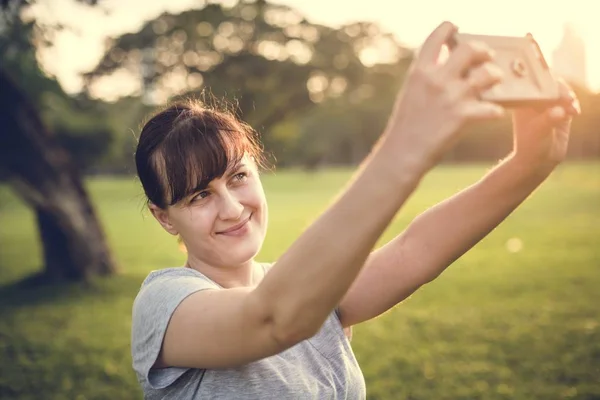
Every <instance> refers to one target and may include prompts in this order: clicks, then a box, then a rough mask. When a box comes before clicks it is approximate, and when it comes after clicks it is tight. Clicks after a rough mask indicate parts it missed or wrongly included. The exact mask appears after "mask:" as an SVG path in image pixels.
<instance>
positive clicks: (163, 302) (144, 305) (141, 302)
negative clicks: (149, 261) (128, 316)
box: [133, 267, 219, 323]
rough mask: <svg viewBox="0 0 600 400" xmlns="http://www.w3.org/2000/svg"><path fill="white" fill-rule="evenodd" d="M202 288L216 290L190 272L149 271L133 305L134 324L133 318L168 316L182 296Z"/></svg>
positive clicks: (204, 278)
mask: <svg viewBox="0 0 600 400" xmlns="http://www.w3.org/2000/svg"><path fill="white" fill-rule="evenodd" d="M204 289H219V286H218V285H217V284H216V283H214V282H212V281H211V280H210V279H208V278H207V277H205V276H204V275H202V274H201V273H200V272H198V271H195V270H193V269H190V268H184V267H175V268H164V269H161V270H157V271H152V272H150V273H149V274H148V276H147V277H146V278H145V279H144V281H143V282H142V284H141V287H140V290H139V292H138V293H137V295H136V297H135V300H134V302H133V317H134V323H135V322H136V317H139V318H144V317H146V316H148V314H150V315H151V316H153V317H156V315H157V313H159V314H160V313H166V314H167V315H169V314H171V313H172V311H173V310H174V308H175V307H177V305H178V304H179V303H180V302H181V301H182V300H183V299H184V298H185V297H187V296H189V295H191V294H193V293H195V292H197V291H199V290H204Z"/></svg>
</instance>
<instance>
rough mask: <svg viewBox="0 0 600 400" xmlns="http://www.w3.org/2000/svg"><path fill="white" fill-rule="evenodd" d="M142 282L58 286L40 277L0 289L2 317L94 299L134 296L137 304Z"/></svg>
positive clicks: (123, 279) (123, 277)
mask: <svg viewBox="0 0 600 400" xmlns="http://www.w3.org/2000/svg"><path fill="white" fill-rule="evenodd" d="M142 281H143V277H141V276H137V275H129V274H119V275H113V276H110V277H102V278H94V279H92V280H90V281H88V282H75V281H71V282H69V281H62V282H56V281H51V280H48V278H47V277H46V276H45V275H44V274H42V273H36V274H33V275H30V276H27V277H25V278H23V279H21V280H18V281H15V282H11V283H7V284H5V285H2V286H0V314H3V313H4V312H7V311H9V310H10V309H15V308H21V307H30V306H36V305H39V304H64V303H71V302H77V301H79V300H84V299H87V298H90V297H94V298H103V297H106V298H114V296H118V297H121V296H127V297H129V296H130V297H131V299H132V300H133V298H134V297H135V295H136V293H137V292H138V290H139V287H140V285H141V283H142Z"/></svg>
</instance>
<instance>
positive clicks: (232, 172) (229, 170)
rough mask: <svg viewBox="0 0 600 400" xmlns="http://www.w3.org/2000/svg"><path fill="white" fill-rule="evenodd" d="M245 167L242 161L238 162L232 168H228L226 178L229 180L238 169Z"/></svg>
mask: <svg viewBox="0 0 600 400" xmlns="http://www.w3.org/2000/svg"><path fill="white" fill-rule="evenodd" d="M245 166H246V164H245V163H244V162H243V161H239V162H237V163H236V164H235V165H234V166H233V167H232V168H228V169H227V170H226V171H225V175H227V177H228V178H231V177H232V176H233V175H235V173H236V172H237V171H238V170H239V169H240V168H242V167H245Z"/></svg>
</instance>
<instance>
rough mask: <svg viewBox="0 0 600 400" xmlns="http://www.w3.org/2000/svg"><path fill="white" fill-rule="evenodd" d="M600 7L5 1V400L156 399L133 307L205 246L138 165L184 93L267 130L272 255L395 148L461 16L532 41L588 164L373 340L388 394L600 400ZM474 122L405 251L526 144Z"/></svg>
mask: <svg viewBox="0 0 600 400" xmlns="http://www.w3.org/2000/svg"><path fill="white" fill-rule="evenodd" d="M591 4H592V3H591V2H588V1H584V0H581V1H577V0H572V1H570V2H568V4H559V3H555V4H552V5H550V4H548V3H545V2H542V1H529V2H523V1H515V0H505V1H504V2H502V3H501V2H478V1H467V0H455V1H452V2H444V1H441V0H440V1H436V0H421V1H419V2H416V3H415V2H413V3H399V2H393V1H391V0H387V1H386V0H370V1H368V2H363V1H356V2H344V1H343V0H321V1H316V0H303V1H301V0H278V1H275V0H273V1H264V0H222V1H216V0H214V1H207V0H170V1H167V0H154V1H151V2H148V1H141V0H127V1H117V0H29V1H24V0H0V398H2V399H5V398H6V399H131V398H141V392H140V390H139V388H138V385H137V382H136V379H135V375H134V373H133V371H132V369H131V357H130V352H129V335H130V326H131V325H130V312H131V304H132V301H133V298H134V297H135V295H136V293H137V290H138V289H139V286H140V284H141V282H142V280H143V279H144V277H145V276H146V275H147V274H148V272H150V271H151V270H154V269H159V268H164V267H169V266H177V265H181V264H182V263H183V261H184V260H185V254H184V252H183V251H182V250H181V249H180V248H179V247H178V245H177V242H176V241H175V240H174V239H173V238H171V237H170V236H169V235H167V234H166V233H164V232H162V231H161V229H160V227H159V226H158V224H156V223H155V222H154V220H153V218H152V217H151V216H150V214H149V213H147V212H146V210H145V209H144V197H143V191H142V189H141V187H140V185H139V183H138V181H137V180H136V178H135V176H134V174H135V167H134V163H133V153H134V150H135V144H136V137H137V135H138V134H139V130H140V128H141V125H142V123H143V121H144V119H145V118H146V117H147V116H148V114H149V113H150V112H152V111H153V110H154V109H155V108H156V107H157V106H160V105H162V104H164V103H165V102H166V101H168V100H169V99H173V98H177V97H179V96H195V97H199V98H205V99H206V100H207V101H208V102H211V101H216V100H215V99H224V100H226V101H227V102H228V103H229V104H230V108H232V110H234V111H235V112H236V113H237V114H238V115H239V116H240V117H241V118H243V119H244V120H245V121H247V122H249V123H250V124H251V125H252V126H253V127H254V128H255V129H256V130H257V131H258V132H259V133H260V135H261V139H262V142H263V145H264V147H265V150H266V151H267V153H268V155H269V157H270V160H271V162H272V163H273V164H274V165H275V166H276V168H275V169H273V170H271V171H267V172H266V173H265V174H264V175H263V180H264V185H265V190H266V192H267V196H268V199H269V204H270V206H269V208H270V227H269V233H268V235H267V240H266V242H265V246H264V248H263V250H262V252H261V254H260V258H261V260H263V261H274V260H276V259H277V257H278V256H279V255H280V254H281V253H282V252H283V251H285V249H286V248H287V247H288V246H289V245H290V244H291V243H292V242H293V240H294V239H295V238H296V237H297V236H298V235H299V234H300V233H301V232H302V231H303V230H304V229H305V228H306V226H307V225H308V224H310V222H311V221H312V220H313V219H314V218H315V217H316V216H317V215H318V214H319V213H320V212H321V211H323V210H324V209H325V207H326V206H327V204H328V203H329V202H330V201H331V199H332V198H333V197H334V196H335V194H336V193H337V192H338V191H339V190H340V189H341V188H342V186H343V185H344V184H345V182H346V181H347V180H348V179H349V178H350V177H351V174H352V171H353V170H354V169H355V168H356V166H357V165H358V163H359V162H360V161H361V160H362V159H363V158H364V157H365V155H366V154H367V153H368V151H369V150H370V148H371V146H372V145H373V143H374V142H375V141H376V139H377V138H378V136H379V135H380V133H381V131H382V129H383V128H384V125H385V123H386V120H387V117H388V115H389V112H390V109H391V106H392V102H393V100H394V97H395V95H396V93H397V91H398V89H399V87H400V86H401V85H402V82H403V79H404V77H405V74H406V71H407V68H408V66H409V65H410V62H411V60H412V58H413V55H414V53H415V51H416V49H417V48H418V46H419V45H420V43H422V41H423V40H424V39H425V37H426V36H427V34H428V33H429V32H430V31H431V30H432V29H433V28H435V27H436V26H437V25H438V24H439V23H440V22H441V21H443V20H450V21H452V22H454V23H455V24H457V25H458V26H459V28H460V29H461V31H463V32H470V33H482V34H499V35H524V34H526V33H527V32H531V33H532V34H533V35H534V37H535V38H536V39H537V40H538V42H539V43H540V46H541V48H542V50H543V52H544V54H545V56H546V58H547V60H548V62H549V64H551V67H552V68H553V69H554V71H555V72H556V73H557V74H558V75H561V76H563V77H564V78H565V79H566V80H567V81H568V82H569V83H570V84H571V85H572V87H573V88H574V90H575V91H576V93H577V94H578V96H579V99H580V101H581V106H582V110H583V115H581V116H580V117H578V118H577V119H576V120H575V121H574V125H573V130H572V137H571V145H570V151H569V157H568V160H567V161H566V162H565V163H564V164H563V165H561V166H560V167H559V168H558V170H557V171H556V172H555V173H554V174H553V175H552V176H551V177H550V179H549V180H548V181H547V182H546V183H545V184H544V185H543V186H542V187H541V188H540V189H539V190H537V191H536V193H534V195H533V196H532V197H531V198H530V199H528V200H527V202H526V203H525V204H524V205H523V206H522V207H521V208H519V209H518V210H517V211H516V212H515V213H514V214H513V215H511V216H510V217H509V218H508V219H507V220H506V221H505V222H504V223H503V224H502V225H501V226H500V227H498V229H496V230H495V231H494V232H492V233H491V234H490V235H489V236H488V237H487V238H486V239H484V240H483V241H482V242H481V243H479V244H478V245H477V246H476V247H475V248H474V249H473V250H472V251H471V252H469V253H468V254H466V255H465V256H464V257H462V258H461V259H460V260H458V261H457V262H456V263H455V264H454V265H453V266H452V267H451V268H450V269H449V270H448V271H447V272H445V273H444V274H443V275H442V277H440V278H439V279H437V280H436V281H435V282H433V283H431V284H428V285H427V286H426V287H424V288H422V289H421V290H420V291H419V292H418V293H417V294H415V295H413V296H412V297H411V298H410V299H409V300H407V301H406V302H404V303H403V304H401V305H399V306H398V307H396V308H395V309H394V310H392V311H390V312H389V313H387V314H385V315H383V316H382V317H380V318H378V319H376V320H375V321H371V322H369V323H366V324H363V325H361V326H358V327H356V328H355V333H354V339H353V346H354V349H355V352H356V355H357V358H358V360H359V362H360V364H361V366H362V368H363V372H364V374H365V378H366V380H367V389H368V398H370V399H431V398H445V399H467V398H468V399H476V398H477V399H479V398H480V399H559V398H560V399H562V398H569V399H600V311H599V307H598V304H600V290H598V287H600V273H599V272H598V269H599V267H600V243H599V240H598V238H600V160H599V158H600V93H599V91H600V24H598V23H597V15H596V14H595V13H594V12H593V10H592V8H591V7H592V5H591ZM511 145H512V137H511V129H510V119H509V118H506V119H504V120H501V121H497V122H494V123H489V122H488V123H485V124H478V125H471V126H469V127H467V128H465V132H464V136H463V138H462V139H461V141H460V142H458V143H457V144H456V145H455V146H454V147H453V148H452V149H451V150H450V151H449V152H448V154H447V155H446V157H445V159H444V160H443V162H442V164H441V165H439V166H438V167H436V168H435V169H434V170H433V171H432V172H431V173H430V174H429V175H428V176H427V178H426V179H425V180H424V182H423V183H422V184H421V186H420V187H419V190H418V192H417V193H416V194H415V195H414V196H413V197H412V198H411V199H410V201H409V202H408V204H407V205H406V206H405V207H404V208H403V210H402V212H401V213H400V214H399V215H398V217H397V218H396V220H394V222H393V224H392V225H391V226H390V227H389V229H388V231H387V232H386V234H385V236H384V237H383V238H382V240H381V242H382V243H383V242H384V241H386V240H389V239H390V238H391V237H393V236H395V235H397V234H398V233H399V232H401V231H402V230H403V229H404V228H405V227H406V226H407V224H408V223H410V221H411V220H412V219H413V218H414V217H415V216H416V215H418V214H419V213H421V212H423V211H424V210H425V209H426V208H427V207H429V206H432V205H433V204H435V203H437V202H439V201H441V200H442V199H444V198H446V197H448V196H450V195H452V194H453V193H456V192H457V191H458V190H460V189H462V188H464V187H466V186H468V185H470V184H473V183H474V182H476V181H477V180H478V179H479V178H480V177H481V176H483V175H484V174H485V172H486V171H487V170H489V168H491V167H492V166H493V165H494V164H495V163H496V162H497V161H498V160H500V159H501V158H503V157H505V156H506V155H507V154H508V152H509V151H510V149H511Z"/></svg>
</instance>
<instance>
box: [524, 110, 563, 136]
mask: <svg viewBox="0 0 600 400" xmlns="http://www.w3.org/2000/svg"><path fill="white" fill-rule="evenodd" d="M567 118H568V115H567V112H566V111H565V109H564V108H562V107H560V106H555V107H552V108H549V109H548V110H546V111H545V112H543V113H541V114H539V115H538V116H537V117H536V118H534V119H533V120H532V121H531V125H530V130H531V131H532V132H533V133H543V132H546V131H548V130H549V129H552V128H554V127H556V126H558V125H560V124H561V123H564V122H565V120H566V119H567Z"/></svg>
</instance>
